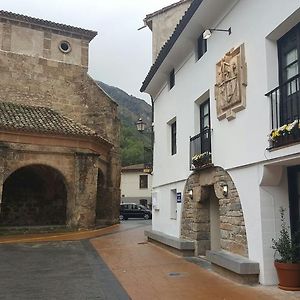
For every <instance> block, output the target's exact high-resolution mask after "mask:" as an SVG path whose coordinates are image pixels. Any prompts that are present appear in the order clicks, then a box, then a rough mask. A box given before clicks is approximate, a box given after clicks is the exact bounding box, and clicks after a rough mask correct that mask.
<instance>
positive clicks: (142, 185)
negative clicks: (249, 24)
mask: <svg viewBox="0 0 300 300" xmlns="http://www.w3.org/2000/svg"><path fill="white" fill-rule="evenodd" d="M147 188H148V175H140V189H147Z"/></svg>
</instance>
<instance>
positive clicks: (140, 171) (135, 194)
mask: <svg viewBox="0 0 300 300" xmlns="http://www.w3.org/2000/svg"><path fill="white" fill-rule="evenodd" d="M151 189H152V175H151V174H147V173H144V164H138V165H131V166H126V167H123V168H122V170H121V203H136V204H142V205H145V206H148V207H149V206H151V205H152V201H151Z"/></svg>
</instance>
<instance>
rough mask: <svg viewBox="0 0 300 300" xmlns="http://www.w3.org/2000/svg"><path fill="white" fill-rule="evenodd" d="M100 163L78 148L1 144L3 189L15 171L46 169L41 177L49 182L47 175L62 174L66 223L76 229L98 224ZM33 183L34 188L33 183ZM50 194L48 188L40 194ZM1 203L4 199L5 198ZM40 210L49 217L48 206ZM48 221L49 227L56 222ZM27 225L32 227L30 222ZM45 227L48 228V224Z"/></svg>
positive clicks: (90, 154)
mask: <svg viewBox="0 0 300 300" xmlns="http://www.w3.org/2000/svg"><path fill="white" fill-rule="evenodd" d="M98 160H99V157H98V155H95V154H94V153H89V152H85V153H83V152H82V151H81V150H80V149H76V148H62V147H54V146H37V145H30V144H29V145H28V144H27V145H25V144H14V143H11V144H10V143H1V145H0V169H1V170H2V172H1V177H0V186H1V188H3V184H4V187H5V181H6V180H7V179H8V180H10V178H12V177H11V175H12V174H14V172H16V171H18V170H20V169H22V168H23V169H25V168H30V167H32V166H39V167H42V168H44V170H45V172H44V174H42V173H41V172H40V176H41V178H42V179H44V180H46V181H47V182H48V183H49V181H51V177H50V176H49V174H48V175H47V173H49V172H50V170H52V169H53V170H55V172H54V173H58V174H60V177H61V178H62V180H61V181H60V184H63V185H64V186H65V189H66V192H67V199H65V201H66V204H65V205H66V209H64V211H65V214H66V216H65V221H64V224H65V225H67V226H70V227H73V228H89V227H93V226H94V225H95V212H96V192H97V171H98V168H97V164H98ZM27 174H28V173H27ZM31 184H32V185H34V182H32V183H31ZM40 188H42V187H40ZM36 191H39V189H36V188H34V186H33V187H32V189H30V191H29V193H28V196H30V195H32V192H33V193H36ZM47 191H48V189H46V188H44V189H42V190H41V191H40V192H41V193H46V192H47ZM4 196H5V195H4ZM12 196H13V195H12ZM36 196H40V195H36ZM54 198H57V197H52V199H54ZM2 200H5V199H3V198H2ZM27 200H30V199H27ZM31 200H32V199H31ZM31 200H30V201H29V202H27V204H26V205H27V207H28V206H30V205H31V204H32V201H34V200H32V201H31ZM30 202H31V204H30ZM55 208H57V207H53V209H55ZM34 209H35V208H34ZM40 209H41V214H47V212H46V211H45V209H46V207H42V206H41V207H40ZM42 209H43V211H42ZM26 211H27V210H26ZM59 213H60V212H58V214H59ZM15 214H18V210H15ZM49 217H50V216H49ZM22 218H23V217H22ZM48 221H49V223H48V225H49V224H54V223H53V222H54V221H56V220H54V219H48ZM4 223H5V222H4ZM59 224H61V221H59ZM6 225H7V224H6ZM15 225H21V224H15ZM27 225H32V224H28V223H27ZM36 225H37V224H36ZM43 225H46V224H45V222H44V224H43Z"/></svg>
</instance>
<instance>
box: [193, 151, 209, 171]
mask: <svg viewBox="0 0 300 300" xmlns="http://www.w3.org/2000/svg"><path fill="white" fill-rule="evenodd" d="M192 164H193V166H194V168H195V169H199V168H202V167H205V166H208V165H210V164H211V153H210V152H208V151H207V152H204V153H200V154H195V155H194V156H193V157H192Z"/></svg>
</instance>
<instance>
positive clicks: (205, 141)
mask: <svg viewBox="0 0 300 300" xmlns="http://www.w3.org/2000/svg"><path fill="white" fill-rule="evenodd" d="M200 134H201V153H204V152H210V151H211V150H210V148H211V147H210V144H211V142H210V110H209V99H208V100H206V101H205V102H203V103H202V104H201V105H200Z"/></svg>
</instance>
